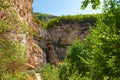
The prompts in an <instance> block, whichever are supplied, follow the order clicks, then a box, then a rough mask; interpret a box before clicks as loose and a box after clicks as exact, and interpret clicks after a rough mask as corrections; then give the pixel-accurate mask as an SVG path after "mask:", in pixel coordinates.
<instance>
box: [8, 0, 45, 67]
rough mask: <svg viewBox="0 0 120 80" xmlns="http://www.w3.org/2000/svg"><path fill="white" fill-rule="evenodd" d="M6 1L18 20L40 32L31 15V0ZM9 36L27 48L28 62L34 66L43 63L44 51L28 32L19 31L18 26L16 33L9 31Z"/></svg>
mask: <svg viewBox="0 0 120 80" xmlns="http://www.w3.org/2000/svg"><path fill="white" fill-rule="evenodd" d="M7 1H9V2H10V3H11V6H10V9H12V10H14V11H15V15H16V18H17V19H18V20H19V21H20V22H22V23H25V24H26V25H27V26H29V28H30V29H32V30H33V31H34V32H39V34H42V33H41V32H40V29H39V26H38V25H37V23H36V22H35V19H34V16H33V12H32V3H33V0H7ZM11 17H13V16H11ZM43 34H44V33H43ZM9 37H12V38H13V39H14V40H16V41H19V43H21V44H23V45H24V46H26V47H27V48H28V49H29V50H28V55H27V58H28V62H29V64H31V65H33V66H35V67H36V66H40V65H42V64H43V63H44V52H43V51H42V49H41V48H40V47H39V46H38V45H37V42H36V41H35V40H34V39H33V36H30V35H29V34H28V32H24V33H20V30H19V28H18V33H9Z"/></svg>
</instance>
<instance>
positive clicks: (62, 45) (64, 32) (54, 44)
mask: <svg viewBox="0 0 120 80" xmlns="http://www.w3.org/2000/svg"><path fill="white" fill-rule="evenodd" d="M90 26H93V24H91V23H90V22H85V23H82V24H78V23H74V24H62V25H60V26H58V25H55V26H53V28H49V29H48V33H49V34H50V37H51V39H50V40H48V41H47V52H46V54H47V57H48V62H50V63H52V64H56V63H58V62H61V61H63V60H64V58H65V56H66V49H67V46H69V45H72V44H73V41H74V40H75V39H81V40H83V39H84V38H85V37H86V36H87V35H88V34H89V33H90V31H89V27H90Z"/></svg>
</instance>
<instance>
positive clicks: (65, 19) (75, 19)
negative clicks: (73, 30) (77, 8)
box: [46, 14, 101, 28]
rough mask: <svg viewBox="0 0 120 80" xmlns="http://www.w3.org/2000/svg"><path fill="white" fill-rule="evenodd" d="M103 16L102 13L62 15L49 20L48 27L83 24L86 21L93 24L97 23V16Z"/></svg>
mask: <svg viewBox="0 0 120 80" xmlns="http://www.w3.org/2000/svg"><path fill="white" fill-rule="evenodd" d="M98 16H101V14H93V15H92V14H88V15H76V16H70V15H68V16H61V17H57V18H54V19H51V20H50V21H48V23H47V25H46V28H52V27H54V26H55V25H62V24H75V23H78V24H82V23H85V22H90V23H91V24H94V23H96V21H97V17H98Z"/></svg>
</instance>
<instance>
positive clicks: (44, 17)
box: [34, 13, 57, 22]
mask: <svg viewBox="0 0 120 80" xmlns="http://www.w3.org/2000/svg"><path fill="white" fill-rule="evenodd" d="M34 15H35V16H36V17H38V19H39V20H40V21H42V22H47V21H49V20H50V19H54V18H56V17H57V16H53V15H50V14H42V13H34Z"/></svg>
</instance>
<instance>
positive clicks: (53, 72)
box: [41, 64, 59, 80]
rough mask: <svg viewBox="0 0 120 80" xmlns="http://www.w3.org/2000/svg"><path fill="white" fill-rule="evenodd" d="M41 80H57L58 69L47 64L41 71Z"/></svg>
mask: <svg viewBox="0 0 120 80" xmlns="http://www.w3.org/2000/svg"><path fill="white" fill-rule="evenodd" d="M41 76H42V78H43V80H59V68H57V67H55V66H54V65H50V64H47V65H45V66H44V67H43V69H42V70H41Z"/></svg>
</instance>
